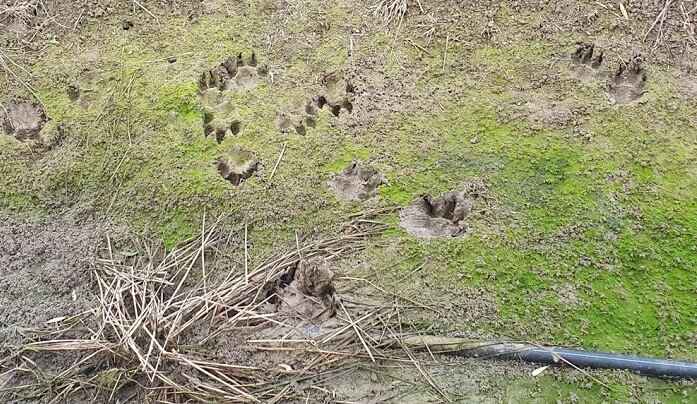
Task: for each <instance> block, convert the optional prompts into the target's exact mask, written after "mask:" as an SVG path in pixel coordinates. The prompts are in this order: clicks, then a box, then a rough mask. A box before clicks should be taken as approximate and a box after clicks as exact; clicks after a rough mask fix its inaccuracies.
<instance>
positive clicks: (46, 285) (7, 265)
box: [0, 216, 105, 342]
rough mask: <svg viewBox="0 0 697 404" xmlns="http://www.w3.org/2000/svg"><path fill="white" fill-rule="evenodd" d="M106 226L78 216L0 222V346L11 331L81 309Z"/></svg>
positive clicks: (86, 295) (83, 305) (84, 303)
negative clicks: (91, 266) (92, 260)
mask: <svg viewBox="0 0 697 404" xmlns="http://www.w3.org/2000/svg"><path fill="white" fill-rule="evenodd" d="M104 227H105V226H104V225H102V224H98V223H94V222H91V221H89V222H87V221H83V220H80V219H78V218H76V217H72V216H67V217H63V218H46V219H32V220H28V219H27V220H25V219H19V218H15V217H3V218H1V220H0V290H2V293H0V341H5V342H7V341H8V339H5V338H7V337H8V335H7V333H9V332H10V331H11V330H12V328H13V327H27V326H32V325H36V324H41V323H44V322H46V321H49V320H51V319H54V318H58V317H62V316H70V315H73V314H76V313H77V312H79V311H81V310H84V308H85V305H86V304H87V303H88V302H89V301H90V299H91V296H92V294H91V292H90V291H89V289H90V288H89V276H88V273H89V261H90V260H91V259H93V258H94V257H95V256H96V254H97V248H98V246H99V244H100V240H101V237H102V234H103V231H104Z"/></svg>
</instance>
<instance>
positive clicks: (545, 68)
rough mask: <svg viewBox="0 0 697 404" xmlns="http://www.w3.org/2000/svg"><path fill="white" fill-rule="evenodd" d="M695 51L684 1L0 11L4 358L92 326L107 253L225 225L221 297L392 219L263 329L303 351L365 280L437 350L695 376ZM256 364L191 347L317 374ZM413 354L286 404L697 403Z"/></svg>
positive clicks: (330, 264)
mask: <svg viewBox="0 0 697 404" xmlns="http://www.w3.org/2000/svg"><path fill="white" fill-rule="evenodd" d="M696 38H697V1H695V0H675V1H668V2H665V1H657V0H628V1H622V2H615V3H609V2H599V1H591V0H589V1H572V0H562V1H547V0H542V1H537V0H535V1H532V0H520V1H513V2H504V1H483V2H461V1H442V2H426V1H399V0H398V1H388V2H386V1H377V0H375V1H373V0H337V1H332V2H322V1H318V0H304V1H300V2H287V1H281V0H206V1H200V2H192V1H179V0H140V1H138V2H136V1H133V2H128V1H120V0H119V1H117V0H100V1H96V0H85V1H72V0H68V1H65V0H61V1H58V0H43V1H39V0H17V1H15V0H0V122H1V124H2V130H0V353H3V354H4V353H6V352H9V351H10V350H12V349H14V348H16V347H15V344H16V343H17V342H18V341H19V340H20V339H18V338H20V337H22V336H23V335H24V334H27V333H28V331H27V330H28V329H30V328H32V327H38V326H46V324H45V323H46V322H47V321H50V320H52V319H57V318H63V317H69V316H70V315H72V314H75V313H77V312H79V311H82V310H84V309H86V308H88V307H94V304H95V302H94V296H95V295H96V293H97V292H98V290H99V285H97V284H96V281H95V279H93V275H94V273H93V271H92V269H91V264H90V263H91V262H93V261H94V258H95V256H96V254H97V252H98V251H105V249H107V250H108V247H109V245H110V244H109V243H107V239H108V240H111V241H112V242H113V244H111V247H112V248H113V249H114V251H115V252H116V253H117V254H119V256H120V258H123V259H124V260H126V261H127V260H135V259H137V258H139V257H141V255H143V254H148V252H146V251H147V249H144V248H143V246H142V245H138V246H130V245H129V244H128V243H126V242H124V243H123V245H120V244H119V242H116V241H114V240H118V239H119V235H123V234H129V235H137V237H136V238H137V239H138V240H147V243H144V244H147V245H150V244H157V245H162V246H163V248H164V249H165V250H168V251H169V250H171V249H173V248H174V247H175V246H176V245H178V244H180V243H182V242H184V241H185V240H189V239H191V238H192V237H194V236H196V235H198V234H200V232H201V231H202V229H205V228H206V226H208V225H209V224H210V221H211V220H213V219H211V218H214V217H215V218H217V217H224V218H225V219H224V220H223V222H224V225H225V226H226V227H225V229H226V231H227V232H228V233H226V234H225V235H224V238H225V240H226V243H225V248H222V247H221V248H219V250H217V251H216V252H215V254H218V255H220V256H223V257H225V259H221V260H217V261H216V264H215V265H213V264H212V263H211V265H212V266H211V268H210V271H211V272H210V273H209V274H210V276H211V277H213V278H215V277H221V278H223V279H224V278H225V276H227V275H228V274H230V273H231V271H232V273H235V274H239V273H241V271H243V269H244V268H247V267H249V266H250V265H251V266H253V265H254V264H256V263H259V262H261V261H264V260H265V259H266V258H268V257H271V256H274V255H275V254H278V253H279V252H281V251H288V250H289V249H294V248H297V249H298V250H299V249H300V245H302V243H303V242H305V241H308V240H323V239H327V238H329V237H332V236H334V235H336V234H337V232H338V231H339V229H342V228H343V226H344V225H345V224H346V222H347V221H348V220H350V219H352V218H355V217H357V215H358V216H360V215H361V214H362V212H379V214H378V217H377V218H376V219H374V220H375V221H379V222H381V223H386V224H387V225H388V226H389V229H388V230H387V231H385V232H384V233H381V234H380V236H379V237H375V239H370V240H369V241H366V245H365V246H364V247H365V250H364V251H362V252H361V254H359V255H356V256H351V258H350V259H345V257H343V256H342V257H323V258H322V259H311V260H307V261H303V262H302V264H301V265H299V266H298V268H296V269H295V271H294V274H293V275H294V276H292V277H288V278H287V279H281V280H280V281H279V283H278V284H274V285H269V288H272V289H273V291H274V292H275V293H276V292H277V293H276V294H277V298H278V299H276V298H274V301H273V302H268V307H265V310H267V313H266V314H273V315H274V316H276V315H277V316H279V317H282V318H283V319H284V320H286V321H289V323H291V324H293V325H298V328H299V329H300V330H301V331H302V332H304V333H309V334H312V333H315V332H318V330H319V331H321V330H322V329H323V327H325V326H328V327H332V326H337V324H338V323H337V319H336V316H337V315H340V314H341V312H342V311H341V309H340V307H339V306H338V303H339V300H337V298H336V295H337V293H339V292H338V291H341V292H342V293H345V292H346V290H353V289H351V288H354V287H356V288H359V287H358V286H356V285H360V284H365V283H367V282H370V283H371V284H373V285H375V286H378V287H379V288H380V290H381V292H380V293H377V294H375V295H371V296H370V297H369V298H370V299H374V300H371V301H370V302H371V304H375V305H381V304H387V303H385V301H387V302H388V303H389V304H396V303H395V302H396V301H399V302H400V303H399V305H397V306H396V307H397V308H396V309H394V311H393V312H392V314H391V316H392V317H398V318H400V319H401V320H402V322H403V323H404V324H405V325H408V326H409V327H410V328H411V329H415V330H419V331H422V332H425V333H438V334H443V335H449V336H459V337H466V338H473V339H495V340H500V339H514V340H527V341H535V342H539V343H541V344H549V345H561V346H571V347H581V348H587V349H597V350H603V351H611V352H619V353H626V354H632V355H647V356H654V357H669V358H675V359H680V360H697V351H696V350H695V344H696V343H697V332H696V331H695V325H696V324H697V294H696V293H694V292H695V285H697V272H696V271H695V268H697V251H696V250H695V245H697V232H695V231H694V229H696V228H697V202H696V201H697V159H696V158H695V156H697V141H696V140H695V139H697V39H696ZM463 184H464V185H463ZM85 206H89V209H86V208H84V207H85ZM371 220H373V219H371ZM107 236H108V238H107ZM359 289H360V288H359ZM271 295H273V293H272V294H271ZM271 295H270V296H271ZM363 298H366V296H363ZM405 299H406V300H405ZM405 302H406V303H405ZM354 303H355V302H348V304H354ZM356 305H357V306H360V304H359V303H356ZM357 306H356V307H357ZM352 307H354V306H352ZM354 308H355V307H354ZM299 313H301V314H299ZM337 313H338V314H337ZM307 317H309V318H311V319H313V320H315V319H316V320H317V321H316V322H315V323H312V324H311V325H310V326H308V325H307V324H308V323H307ZM50 325H51V324H48V326H50ZM199 331H200V332H201V333H202V334H200V335H198V336H199V337H202V338H205V335H203V334H204V333H205V332H206V330H205V328H202V329H201V330H199ZM273 332H276V331H273ZM273 332H272V333H271V334H269V335H257V336H255V337H258V338H263V337H272V338H278V337H279V335H278V334H274V333H273ZM23 333H24V334H23ZM313 335H314V334H313ZM361 335H362V334H361ZM24 336H26V335H24ZM368 337H370V338H374V337H375V336H368ZM245 341H246V337H240V336H239V335H233V334H231V335H222V336H220V338H218V339H217V340H216V343H215V344H213V345H212V346H209V345H206V346H205V347H204V348H205V349H206V350H207V352H208V353H210V354H211V355H214V356H215V357H216V358H223V359H225V360H227V361H228V363H233V364H234V363H241V362H242V361H247V362H245V363H253V362H254V361H257V363H258V364H262V365H264V364H269V366H272V367H276V368H278V366H281V365H288V366H291V367H292V368H293V369H296V368H299V367H300V366H302V365H303V363H302V360H299V361H297V362H294V363H292V364H287V363H283V359H282V357H278V356H274V355H270V354H267V353H264V352H258V351H257V350H254V349H252V348H249V346H245V347H244V348H242V346H243V345H244V342H245ZM191 342H192V344H194V345H195V344H196V340H195V339H192V341H191ZM422 354H423V356H422ZM267 355H270V356H267ZM415 355H416V357H418V358H419V359H420V360H423V361H422V362H423V363H424V368H422V369H421V370H422V371H419V372H418V374H417V372H413V370H414V368H411V367H410V368H408V370H404V369H398V368H396V367H390V366H382V365H383V364H380V363H373V362H372V361H370V362H368V361H366V362H365V363H363V362H361V364H360V366H358V367H357V368H355V369H354V370H353V371H352V372H349V373H346V374H342V373H339V375H338V376H335V377H332V378H328V379H327V380H321V381H318V382H317V383H316V385H312V386H309V385H308V386H305V385H303V386H301V387H294V390H293V391H294V394H296V396H297V397H300V396H305V397H309V401H313V400H315V399H316V400H317V401H316V402H321V401H325V402H332V401H337V400H346V401H357V402H425V401H429V400H430V401H434V402H440V401H442V400H444V398H445V397H452V398H453V401H457V400H458V399H460V398H462V397H470V398H472V401H485V402H521V401H522V402H598V401H616V402H697V388H695V384H694V382H676V381H665V380H652V379H648V378H644V377H641V376H637V375H633V374H628V373H626V372H591V373H584V372H578V371H571V370H569V369H548V370H546V371H545V372H543V373H542V374H540V375H539V376H535V377H533V376H531V372H532V370H533V369H534V368H535V366H532V365H524V364H520V363H499V362H492V363H489V362H486V364H485V363H483V362H473V361H465V360H462V359H458V358H451V357H447V358H446V357H444V356H443V357H442V356H440V355H438V354H434V355H433V357H431V355H430V354H428V353H424V352H418V353H415ZM2 359H3V358H2V357H0V397H2V391H4V390H3V388H4V387H5V386H4V383H5V381H4V380H3V376H2V375H3V371H4V370H5V367H3V366H6V365H4V364H3V362H2ZM429 361H430V362H429ZM55 362H56V364H60V363H64V362H61V361H60V360H55ZM434 362H435V363H437V364H434ZM426 364H427V365H426ZM112 365H113V362H110V361H109V360H107V359H104V360H100V365H99V366H101V367H103V368H108V367H109V366H112ZM7 366H9V365H7ZM99 369H102V368H99ZM279 369H280V371H281V372H282V371H284V369H285V367H284V366H281V367H280V368H279ZM405 369H406V368H405ZM47 380H48V379H47ZM51 380H52V379H51ZM424 383H425V384H424ZM117 384H118V382H117ZM439 389H440V390H443V391H441V392H440V393H439V392H438V390H439ZM446 390H447V391H446ZM46 391H53V390H52V389H51V386H50V383H49V386H48V387H47V389H46ZM445 392H447V393H452V394H450V395H448V394H442V393H445ZM131 393H132V392H130V391H124V392H123V395H122V396H119V397H118V399H119V400H121V401H122V402H128V401H129V400H130V401H137V400H138V398H137V397H138V396H137V395H132V394H131ZM54 398H55V397H49V394H46V396H45V397H40V399H39V401H41V400H43V401H45V402H50V401H51V400H52V399H54ZM74 398H75V400H77V401H80V400H81V399H82V400H83V401H87V400H88V399H89V398H86V397H77V396H76V397H74ZM29 401H31V400H29Z"/></svg>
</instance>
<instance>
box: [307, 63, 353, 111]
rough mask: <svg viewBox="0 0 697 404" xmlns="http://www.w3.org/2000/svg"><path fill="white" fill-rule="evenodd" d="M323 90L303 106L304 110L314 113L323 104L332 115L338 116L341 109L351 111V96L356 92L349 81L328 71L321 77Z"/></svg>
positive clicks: (322, 106)
mask: <svg viewBox="0 0 697 404" xmlns="http://www.w3.org/2000/svg"><path fill="white" fill-rule="evenodd" d="M322 84H323V85H324V89H323V91H322V92H321V93H320V94H318V95H317V97H315V99H314V100H312V101H311V102H310V103H308V104H307V106H306V107H305V112H306V113H308V114H310V115H314V114H315V113H316V112H317V110H318V109H322V108H324V107H325V106H326V107H327V108H328V109H329V111H331V113H332V115H334V116H339V114H340V113H341V111H342V110H345V111H347V112H348V113H349V114H350V113H351V112H353V103H352V101H353V98H354V95H355V93H356V90H355V88H354V87H353V85H352V84H351V83H349V82H348V81H346V80H345V79H344V78H343V77H342V76H341V75H339V74H338V73H336V72H334V73H329V74H327V75H325V76H324V77H323V78H322Z"/></svg>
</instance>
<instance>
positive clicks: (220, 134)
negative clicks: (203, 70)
mask: <svg viewBox="0 0 697 404" xmlns="http://www.w3.org/2000/svg"><path fill="white" fill-rule="evenodd" d="M201 103H202V106H201V108H202V109H203V116H202V118H203V134H204V135H205V136H211V137H213V138H214V139H215V141H216V142H218V144H220V143H222V142H223V140H225V138H226V137H229V136H236V135H237V134H239V133H240V131H241V130H242V121H241V120H240V119H239V116H238V114H237V108H236V107H235V105H234V104H233V103H232V102H231V101H229V100H225V99H224V95H223V94H222V93H221V92H220V91H219V90H218V89H215V88H214V89H209V90H207V91H206V92H205V93H204V94H202V95H201Z"/></svg>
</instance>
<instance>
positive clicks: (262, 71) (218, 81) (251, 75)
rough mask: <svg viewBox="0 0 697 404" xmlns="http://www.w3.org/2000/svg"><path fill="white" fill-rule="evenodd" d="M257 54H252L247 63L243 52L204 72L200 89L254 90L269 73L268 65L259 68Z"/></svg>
mask: <svg viewBox="0 0 697 404" xmlns="http://www.w3.org/2000/svg"><path fill="white" fill-rule="evenodd" d="M258 64H259V61H258V60H257V55H256V53H254V52H252V55H251V56H250V58H249V60H248V61H247V62H246V63H245V61H244V58H243V56H242V52H240V53H238V54H237V56H236V57H232V56H231V57H229V58H227V59H225V60H224V61H223V62H221V63H220V64H219V65H218V66H216V67H214V68H212V69H210V70H208V71H205V72H203V74H202V75H201V78H200V79H199V83H198V85H199V89H200V90H201V91H205V90H208V89H210V88H217V89H218V90H220V91H225V90H230V89H234V90H238V91H242V90H249V89H251V88H254V87H255V86H256V85H257V83H258V82H259V79H260V78H261V77H265V76H266V75H267V74H268V72H269V67H268V66H267V65H263V66H257V65H258Z"/></svg>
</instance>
